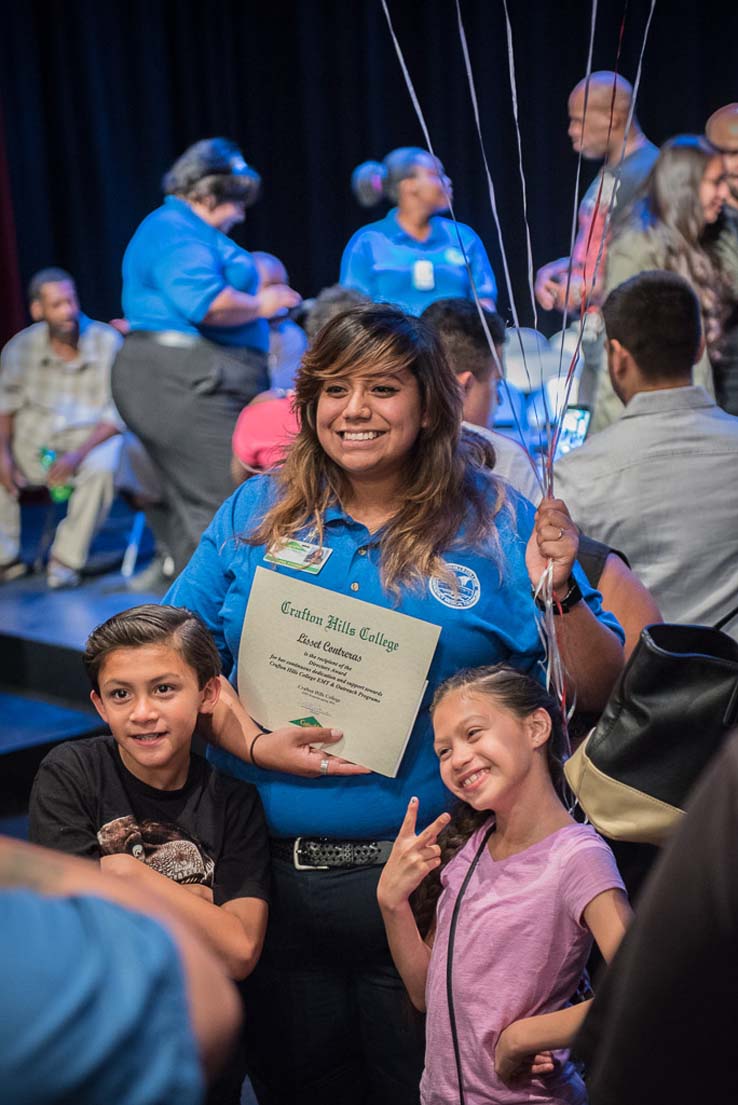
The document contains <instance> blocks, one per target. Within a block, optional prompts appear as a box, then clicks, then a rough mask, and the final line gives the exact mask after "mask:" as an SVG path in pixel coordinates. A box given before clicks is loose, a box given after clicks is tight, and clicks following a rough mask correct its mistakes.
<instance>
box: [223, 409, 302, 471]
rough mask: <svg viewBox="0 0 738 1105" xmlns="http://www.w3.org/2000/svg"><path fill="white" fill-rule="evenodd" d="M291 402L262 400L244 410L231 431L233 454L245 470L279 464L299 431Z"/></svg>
mask: <svg viewBox="0 0 738 1105" xmlns="http://www.w3.org/2000/svg"><path fill="white" fill-rule="evenodd" d="M292 404H293V399H292V397H291V396H285V397H284V398H282V399H265V400H264V402H263V403H253V404H250V405H249V406H248V407H244V408H243V410H242V411H241V413H240V414H239V416H238V422H237V423H236V428H235V430H234V431H233V441H232V447H233V452H234V453H235V455H236V456H237V457H238V459H239V460H240V461H241V464H243V465H246V467H248V468H258V469H266V468H271V466H272V465H273V464H279V462H280V461H281V460H282V458H283V457H284V454H285V452H286V450H287V448H288V447H289V445H290V443H291V441H292V439H293V437H294V436H295V434H296V433H297V431H298V430H299V428H300V425H299V422H298V420H297V415H296V414H295V412H294V409H293V405H292Z"/></svg>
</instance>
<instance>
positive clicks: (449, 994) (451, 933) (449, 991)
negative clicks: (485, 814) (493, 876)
mask: <svg viewBox="0 0 738 1105" xmlns="http://www.w3.org/2000/svg"><path fill="white" fill-rule="evenodd" d="M494 828H495V827H494V825H490V827H489V829H488V830H487V832H486V833H485V834H484V840H483V841H482V843H481V844H480V845H479V847H478V848H477V852H476V855H475V856H474V859H473V860H472V861H471V863H470V864H469V870H468V871H467V873H466V877H465V878H464V881H463V882H462V884H461V889H460V890H459V893H458V896H457V898H456V901H455V902H454V909H453V913H452V914H451V924H450V926H449V930H448V952H447V954H446V999H447V1002H448V1019H449V1021H450V1023H451V1041H452V1043H453V1045H454V1059H455V1061H456V1077H457V1079H458V1082H459V1105H464V1080H463V1076H462V1073H461V1051H460V1050H459V1035H458V1032H457V1031H456V1015H455V1013H454V987H453V960H454V939H455V937H456V923H457V921H458V919H459V910H460V908H461V899H462V898H463V897H464V894H465V893H466V888H467V886H468V885H469V880H470V879H471V877H472V875H473V874H474V869H475V868H476V866H477V864H478V863H479V861H480V859H481V858H482V853H483V852H484V849H485V848H486V847H487V841H488V840H489V838H490V837H491V836H492V833H493V832H494Z"/></svg>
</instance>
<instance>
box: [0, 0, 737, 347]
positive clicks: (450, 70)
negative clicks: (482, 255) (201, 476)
mask: <svg viewBox="0 0 738 1105" xmlns="http://www.w3.org/2000/svg"><path fill="white" fill-rule="evenodd" d="M623 6H624V0H601V2H600V14H599V17H598V23H597V36H596V43H595V68H611V67H612V66H613V64H614V61H615V54H616V48H617V41H618V32H619V28H620V24H621V20H622V17H623ZM390 8H391V10H392V13H393V16H394V18H395V23H396V29H397V32H398V35H399V37H400V40H401V42H402V45H403V48H404V50H405V52H406V56H407V60H408V64H409V66H410V69H411V72H412V75H413V79H414V80H415V82H416V86H417V90H418V94H419V96H420V99H421V102H422V104H423V107H424V110H425V112H426V114H427V118H428V124H429V127H430V131H431V136H432V138H433V141H434V145H435V146H436V150H437V152H438V154H439V155H440V156H441V157H442V159H443V160H444V162H445V165H446V167H447V169H448V171H449V173H450V175H451V176H452V178H453V179H454V184H455V193H456V203H457V215H458V217H459V218H460V219H462V220H464V221H466V222H469V223H470V224H471V225H472V226H474V227H475V229H476V230H477V231H478V232H479V233H480V234H481V236H482V238H483V240H484V241H485V243H486V244H487V247H488V249H489V252H490V255H491V257H492V260H493V264H494V266H495V269H496V271H497V273H498V277H499V278H500V283H502V280H501V276H502V267H501V263H500V257H499V252H498V248H497V241H496V234H495V230H494V225H493V221H492V217H491V214H490V209H489V202H488V198H487V188H486V183H485V181H484V178H483V173H482V162H481V157H480V153H479V149H478V145H477V140H476V135H475V132H474V128H473V119H472V113H471V108H470V103H469V98H468V94H467V89H466V84H465V76H464V70H463V64H462V57H461V50H460V46H459V39H458V34H457V29H456V16H455V5H454V3H453V0H413V2H409V0H390ZM510 9H511V18H512V22H513V30H514V35H515V47H516V62H517V75H518V82H519V92H520V115H521V125H522V131H523V145H524V158H525V171H526V178H527V182H528V198H529V218H530V224H531V233H532V239H533V253H534V264H535V265H536V266H538V265H539V264H541V263H542V262H544V261H546V260H550V259H552V258H554V257H558V256H561V255H562V254H565V253H567V252H568V241H569V226H570V219H571V209H572V196H573V184H574V177H575V172H576V158H575V157H574V155H573V154H572V152H571V147H570V144H569V141H568V138H567V135H566V126H567V117H566V98H567V94H568V92H569V90H570V89H571V87H572V85H573V84H574V83H575V82H576V81H577V80H578V79H579V78H580V77H581V76H582V75H583V73H584V70H585V65H586V52H587V41H588V34H589V20H590V11H591V7H590V4H589V2H586V0H581V2H580V0H578V2H574V0H510ZM647 9H648V4H647V2H646V0H630V3H629V4H628V6H627V19H626V26H625V33H624V48H623V57H622V62H621V70H622V72H623V73H624V74H625V75H626V76H628V77H631V78H632V77H633V75H634V71H635V66H636V61H637V56H638V51H639V47H640V44H641V41H642V36H643V28H644V24H645V18H646V13H647ZM462 10H463V13H464V18H465V22H466V27H467V34H468V37H469V40H470V48H471V53H472V62H473V65H474V67H475V74H476V77H477V84H478V91H479V97H480V103H481V110H482V117H483V127H484V132H485V139H486V142H487V146H488V153H489V157H490V161H491V164H492V170H493V174H494V178H495V184H496V188H497V194H498V204H499V208H500V211H501V214H502V220H503V227H504V231H505V236H506V244H507V248H508V252H509V255H510V259H511V265H512V272H513V279H514V286H515V289H516V296H517V298H518V302H519V308H520V312H521V318H522V321H523V322H524V323H526V324H531V321H532V319H531V311H530V306H529V303H530V300H529V297H528V293H527V275H526V261H525V246H524V241H525V239H524V235H523V224H522V215H521V192H520V182H519V177H518V156H517V150H516V143H515V137H514V131H513V127H512V114H511V96H510V89H509V81H508V72H507V47H506V42H505V29H504V19H503V11H502V4H501V2H498V0H463V5H462ZM737 42H738V5H736V4H727V3H720V4H717V3H716V4H712V3H711V2H708V3H699V4H698V3H696V2H692V0H659V3H658V4H657V8H656V16H655V19H654V25H653V29H652V36H651V39H650V44H649V47H648V50H647V53H646V59H645V66H644V74H643V84H642V91H641V97H640V109H639V115H640V118H641V121H642V123H643V126H644V129H645V130H646V132H647V133H648V134H649V136H650V137H652V138H653V139H654V140H655V141H657V142H661V141H663V140H664V139H665V138H666V137H668V136H669V135H671V134H674V133H675V132H677V131H683V130H701V128H702V125H703V123H704V120H705V118H706V116H707V115H708V114H709V112H711V111H712V110H714V109H715V108H716V107H718V106H720V105H721V104H723V103H727V102H729V101H731V100H735V99H738V85H737V84H736V79H737V76H736V75H737V73H738V70H737V69H736V63H735V47H736V43H737ZM0 91H1V92H2V97H3V106H4V117H5V132H6V134H5V140H6V153H7V160H8V162H9V164H10V174H11V183H12V201H13V207H14V210H15V224H16V232H17V253H18V271H16V272H13V271H12V270H13V260H12V252H8V251H5V252H4V254H3V259H2V263H3V267H4V269H5V272H4V277H5V278H6V279H5V280H4V282H3V283H4V285H5V286H7V285H9V286H10V287H11V289H12V287H13V286H14V281H17V279H18V276H20V278H21V279H22V281H23V282H25V281H26V280H27V279H28V277H29V276H30V275H31V274H32V272H33V271H34V270H36V269H38V268H40V267H42V266H44V265H47V264H59V265H63V266H64V267H67V268H69V269H70V270H71V271H72V272H73V273H74V274H75V275H76V277H77V279H78V283H79V287H80V292H81V296H82V302H83V304H84V307H85V309H86V310H87V311H88V313H90V314H92V315H93V316H95V317H98V318H110V317H111V316H114V315H117V314H118V313H119V311H120V261H121V256H122V253H123V250H124V248H125V245H126V242H127V240H128V238H129V237H130V234H131V232H132V231H133V229H134V228H135V226H136V225H137V223H138V222H139V221H140V219H141V218H142V217H143V216H144V215H145V214H146V213H147V212H148V211H150V210H151V209H152V208H154V207H155V206H156V205H157V204H158V202H159V198H160V193H159V181H160V179H161V176H162V173H163V172H164V170H165V169H166V168H167V167H168V165H169V164H170V163H171V161H172V160H173V159H174V158H175V157H176V156H177V155H178V154H179V153H180V152H181V151H182V150H183V149H184V148H185V147H186V146H187V145H189V144H190V143H191V142H193V141H195V140H197V139H198V138H202V137H205V136H208V135H213V134H225V135H228V136H230V137H233V138H234V139H236V140H237V141H238V142H239V143H240V144H241V146H242V148H243V150H244V153H245V156H246V158H247V160H249V161H251V162H252V163H253V164H254V165H255V166H256V167H257V168H258V169H259V171H260V172H261V173H262V176H263V178H264V198H263V199H262V200H261V201H260V202H259V204H258V205H257V206H256V207H255V208H253V209H252V210H251V211H249V213H248V221H247V222H246V224H245V225H244V226H242V227H241V228H239V229H238V231H237V232H236V236H237V238H238V240H239V241H240V242H241V243H242V244H244V245H246V246H247V247H250V248H254V249H257V248H258V249H267V250H270V251H272V252H274V253H276V254H278V255H279V256H280V257H281V258H282V259H283V260H284V261H285V262H286V264H287V267H288V269H289V271H290V275H291V278H292V281H293V283H294V285H295V286H296V287H297V288H298V289H299V290H300V291H301V292H302V293H303V294H305V295H309V294H314V293H315V292H316V291H317V290H319V288H320V287H322V286H324V285H326V284H329V283H332V282H334V281H335V280H336V279H337V275H338V265H339V261H340V256H341V251H342V248H343V246H344V244H345V242H346V240H347V239H348V237H349V235H350V234H351V233H352V232H353V230H355V229H356V228H357V227H358V226H360V225H361V224H362V223H364V222H367V221H369V220H370V219H371V218H374V217H379V215H380V214H381V213H382V211H381V210H379V209H378V210H377V213H376V215H375V214H374V213H373V212H369V213H368V214H367V213H366V212H365V211H362V210H361V209H360V208H359V207H358V206H357V205H356V203H355V201H354V200H353V198H352V196H351V194H350V191H349V176H350V173H351V170H352V168H353V167H354V166H355V165H356V164H357V163H358V162H359V161H361V160H363V159H364V158H366V157H382V156H383V155H384V154H385V153H386V152H387V151H388V150H390V149H392V148H393V147H395V146H399V145H410V144H412V145H416V144H419V145H422V144H423V139H422V134H421V132H420V130H419V127H418V125H417V123H416V120H415V117H414V114H413V111H412V108H411V105H410V101H409V98H408V95H407V92H406V90H405V86H404V83H403V80H402V76H401V73H400V69H399V66H398V63H397V60H396V58H395V55H394V52H393V49H392V44H391V41H390V38H389V35H388V32H387V28H386V24H385V20H384V16H383V13H382V9H381V5H380V3H379V0H274V2H273V3H268V2H267V3H264V2H263V0H262V2H260V3H258V4H257V3H255V2H252V0H210V2H209V3H202V2H201V0H197V2H190V0H177V2H166V0H127V2H123V0H108V2H106V3H99V0H64V2H61V0H44V2H41V0H25V2H23V3H21V2H19V0H18V2H12V3H11V4H9V5H7V6H6V8H5V11H4V15H3V26H2V33H0ZM0 153H1V151H0ZM1 164H2V161H1V157H0V166H1ZM593 174H594V167H593V166H591V165H588V166H585V171H584V173H583V185H586V184H587V183H588V182H589V180H590V179H591V178H592V176H593ZM0 217H1V218H2V219H3V221H4V222H5V223H7V222H8V218H9V209H7V208H6V209H5V210H4V211H3V212H2V213H1V215H0ZM11 294H12V291H11ZM501 303H502V306H503V307H505V308H506V306H507V305H506V296H505V295H504V293H503V296H502V298H501ZM11 318H12V316H8V317H6V316H5V315H4V316H3V323H4V325H5V326H6V329H7V328H8V327H9V324H10V321H11ZM548 321H549V322H550V323H552V324H553V325H555V323H556V320H555V319H553V320H548ZM545 325H546V324H545V321H544V328H545ZM548 328H549V330H550V329H551V327H550V326H549V327H548ZM0 336H4V337H7V332H6V333H5V334H4V335H0Z"/></svg>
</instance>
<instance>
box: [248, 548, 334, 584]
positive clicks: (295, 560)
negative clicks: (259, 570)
mask: <svg viewBox="0 0 738 1105" xmlns="http://www.w3.org/2000/svg"><path fill="white" fill-rule="evenodd" d="M332 552H333V549H329V548H327V547H326V546H325V545H311V544H310V543H309V542H307V541H294V540H291V541H285V542H284V543H283V544H281V545H275V546H274V548H272V549H270V550H269V552H268V553H267V554H266V555H265V557H264V559H265V560H266V561H268V562H269V563H270V564H281V565H282V566H283V567H284V568H294V569H296V570H297V571H299V572H309V574H310V575H311V576H316V575H317V574H318V572H319V571H320V570H321V569H322V567H323V565H324V564H325V562H326V560H327V559H328V557H329V556H330V555H331V553H332Z"/></svg>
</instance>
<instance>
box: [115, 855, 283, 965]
mask: <svg viewBox="0 0 738 1105" xmlns="http://www.w3.org/2000/svg"><path fill="white" fill-rule="evenodd" d="M100 866H101V868H102V869H103V871H105V872H106V873H108V874H115V875H118V876H120V877H123V878H126V879H130V880H132V881H134V882H135V883H137V884H139V885H142V886H149V887H151V888H152V889H154V890H155V891H156V892H157V894H158V895H159V896H160V897H161V898H163V899H164V900H165V901H166V902H167V903H168V904H169V906H170V907H171V908H172V909H173V910H174V911H175V912H176V913H177V914H178V915H180V916H181V917H183V918H184V919H185V920H186V921H187V922H189V924H190V925H191V927H192V928H193V929H195V930H196V931H197V932H198V933H199V935H200V936H201V937H202V938H203V939H204V940H206V941H207V943H208V945H209V946H210V948H211V949H212V950H213V951H214V952H215V953H216V954H217V955H218V956H219V957H220V959H221V960H222V962H223V964H224V966H225V968H226V970H227V972H228V974H229V975H230V976H231V978H235V979H243V978H246V976H247V975H248V974H250V973H251V971H252V970H253V969H254V967H255V966H256V963H257V961H258V958H259V954H260V953H261V948H262V944H263V942H264V933H265V931H266V922H267V916H268V911H269V907H268V905H267V903H266V902H265V901H262V900H261V899H259V898H234V899H233V900H232V901H230V902H226V903H225V904H224V905H222V906H218V905H214V904H212V903H211V902H208V901H206V900H205V899H204V898H202V897H200V896H199V895H196V894H192V893H190V891H189V888H188V887H186V886H183V885H180V884H179V883H176V882H174V881H173V880H172V879H169V878H167V876H166V875H162V874H161V873H160V872H159V871H155V870H154V869H153V868H152V867H148V866H147V865H146V864H145V863H142V862H141V860H138V859H135V858H134V857H133V856H129V855H113V856H103V857H102V859H101V860H100Z"/></svg>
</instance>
